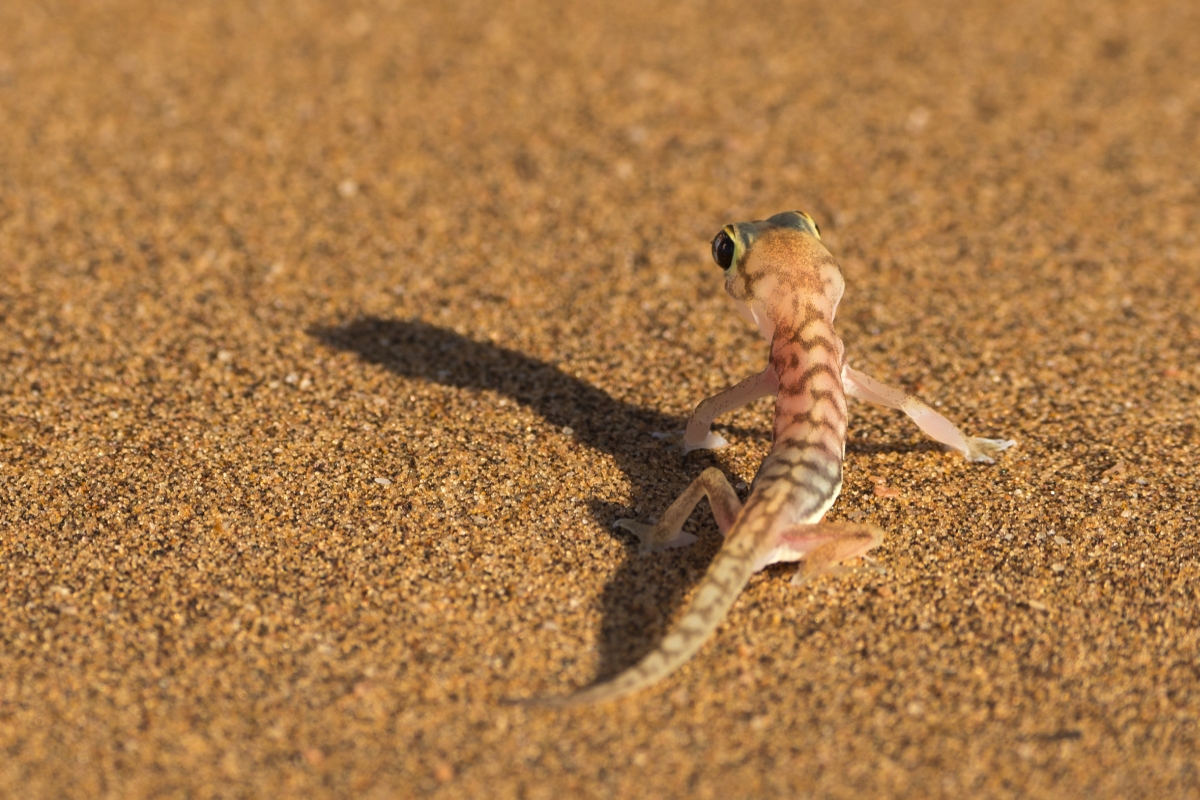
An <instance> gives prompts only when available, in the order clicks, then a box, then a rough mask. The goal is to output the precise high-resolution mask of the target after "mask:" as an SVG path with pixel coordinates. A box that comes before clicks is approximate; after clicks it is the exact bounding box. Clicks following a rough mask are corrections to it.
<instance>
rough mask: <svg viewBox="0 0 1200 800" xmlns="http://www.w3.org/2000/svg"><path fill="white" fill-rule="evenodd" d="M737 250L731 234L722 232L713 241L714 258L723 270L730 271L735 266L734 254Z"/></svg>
mask: <svg viewBox="0 0 1200 800" xmlns="http://www.w3.org/2000/svg"><path fill="white" fill-rule="evenodd" d="M735 249H736V248H735V247H734V244H733V239H730V238H729V234H727V233H726V232H725V231H721V232H720V233H718V234H717V235H716V236H714V237H713V240H712V257H713V261H715V262H717V266H718V267H720V268H721V269H729V267H730V266H732V265H733V253H734V250H735Z"/></svg>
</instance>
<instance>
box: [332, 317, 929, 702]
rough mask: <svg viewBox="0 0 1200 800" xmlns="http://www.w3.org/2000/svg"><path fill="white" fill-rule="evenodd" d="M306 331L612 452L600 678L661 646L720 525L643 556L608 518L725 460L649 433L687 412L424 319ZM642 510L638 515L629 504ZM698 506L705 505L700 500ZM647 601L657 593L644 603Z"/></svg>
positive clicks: (647, 511)
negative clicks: (619, 545) (654, 566)
mask: <svg viewBox="0 0 1200 800" xmlns="http://www.w3.org/2000/svg"><path fill="white" fill-rule="evenodd" d="M309 334H310V335H312V336H313V337H314V338H316V339H318V340H320V341H321V342H323V343H325V344H326V345H328V346H329V347H332V348H335V349H338V350H344V351H349V352H353V353H356V354H358V356H359V357H360V358H362V359H363V360H365V361H368V362H371V363H373V364H378V365H380V366H382V367H384V368H386V369H388V370H390V371H392V372H394V373H396V374H397V375H403V376H405V377H408V378H422V379H424V380H428V381H430V382H433V383H439V384H442V385H445V386H456V387H459V388H464V389H471V390H475V391H479V390H490V391H493V392H497V393H499V394H503V395H505V396H506V397H508V398H510V399H512V400H513V401H515V402H517V403H521V404H523V405H525V406H528V407H529V408H531V409H532V410H534V411H535V412H537V413H538V414H540V415H541V416H542V417H543V418H545V419H546V421H547V422H549V423H550V424H552V425H555V426H558V427H569V428H571V429H572V430H573V431H574V436H575V438H576V439H578V441H580V442H581V443H583V444H585V445H587V446H589V447H592V448H595V449H597V450H601V451H603V452H605V453H609V454H610V455H611V456H612V457H613V459H614V460H615V461H616V463H617V465H618V467H619V468H620V469H621V470H622V471H623V472H624V473H625V474H626V475H627V476H628V477H629V479H630V483H631V485H632V487H633V488H632V493H633V498H632V500H631V504H632V507H630V508H623V507H619V506H616V505H615V504H612V503H608V502H604V501H600V500H595V499H593V500H591V501H589V503H588V506H589V509H590V511H591V514H592V516H593V518H594V519H595V521H596V524H597V525H599V526H600V527H601V528H602V529H604V530H606V531H609V532H610V535H612V536H616V537H618V538H619V539H620V540H621V541H622V542H624V543H625V544H626V546H627V547H628V550H629V557H628V558H627V559H625V560H624V561H623V562H622V563H621V565H620V566H619V567H618V568H617V571H616V572H615V573H614V574H613V576H612V578H611V580H610V581H609V583H608V585H607V586H606V587H605V590H604V593H603V596H602V598H601V605H602V608H603V614H604V622H603V623H602V625H601V631H600V636H599V641H600V651H601V652H600V667H599V672H598V675H597V676H596V677H597V680H600V679H604V678H607V677H611V676H612V675H614V674H616V673H617V672H620V671H621V670H622V669H624V668H626V667H628V666H630V665H631V664H633V663H635V662H636V661H637V659H639V658H641V656H643V655H644V654H645V653H647V652H649V651H650V650H651V649H652V648H653V647H654V646H655V645H656V644H657V643H658V641H659V639H660V638H661V635H662V632H663V631H662V628H661V626H662V621H663V620H665V619H669V618H670V616H671V614H670V613H669V612H670V610H671V609H673V608H675V607H676V606H677V605H678V604H679V602H680V599H681V597H682V595H683V593H684V591H685V590H686V588H687V585H688V584H687V581H688V579H687V573H688V570H689V569H691V570H698V571H702V570H703V569H704V568H705V566H706V565H707V562H708V560H709V559H710V558H711V556H712V553H713V552H715V551H716V549H717V546H718V542H719V539H718V536H719V534H717V528H716V524H715V523H714V522H713V521H712V519H711V517H710V516H709V515H707V514H704V513H701V514H700V515H699V516H698V518H699V519H701V520H702V523H701V524H702V529H703V535H702V538H701V541H700V542H698V543H697V544H696V545H694V546H693V547H690V548H686V549H683V550H668V551H664V552H661V553H655V554H653V555H650V556H640V555H639V554H638V552H637V548H636V541H635V540H634V538H633V537H632V536H630V535H627V534H625V533H622V532H619V531H614V530H613V528H612V523H613V521H614V520H616V519H617V518H619V517H638V516H640V517H641V518H643V519H644V518H646V517H649V516H655V515H657V514H659V513H661V512H662V511H663V510H664V509H665V507H666V506H665V503H669V502H670V499H671V498H673V497H674V496H675V495H676V494H678V492H681V491H682V490H683V488H684V487H685V486H686V485H687V483H688V482H689V481H691V480H692V478H694V477H695V476H696V475H698V474H699V473H700V472H701V471H702V470H703V469H704V468H705V467H707V466H710V465H713V464H717V465H719V462H718V461H717V459H715V458H714V457H713V455H712V454H711V453H705V452H699V453H693V454H691V455H690V456H688V458H687V459H686V461H685V459H684V458H683V457H681V456H680V455H679V454H678V452H677V451H676V450H674V449H673V448H670V447H667V446H665V445H662V444H661V443H658V442H656V441H655V440H653V439H652V438H651V434H652V433H653V432H656V431H674V430H680V429H682V428H683V426H684V424H685V423H686V419H685V418H682V417H676V416H671V415H668V414H662V413H659V412H657V411H652V410H649V409H645V408H640V407H637V406H633V405H630V404H629V403H625V402H622V401H620V400H617V399H614V398H613V397H611V396H610V395H608V394H606V393H605V392H603V391H602V390H600V389H598V388H596V387H595V386H592V385H591V384H588V383H585V382H584V381H581V380H579V379H578V378H576V377H574V376H572V375H569V374H567V373H566V372H563V371H562V370H561V369H559V368H558V367H556V366H554V365H552V364H547V363H546V362H543V361H539V360H537V359H535V358H531V357H529V356H527V355H524V354H522V353H519V352H517V351H515V350H510V349H508V348H505V347H500V346H498V345H494V344H490V343H488V342H479V341H475V340H474V339H469V338H467V337H465V336H461V335H459V334H457V333H455V332H454V331H452V330H447V329H445V328H439V327H437V326H435V325H430V324H428V323H425V322H420V321H403V320H391V319H381V318H378V317H363V318H359V319H356V320H354V321H352V322H349V323H346V324H344V325H338V326H332V327H316V328H312V329H310V330H309ZM699 399H700V398H697V400H699ZM724 429H725V430H728V431H731V432H733V433H735V434H737V435H739V436H743V437H750V438H762V439H766V438H767V437H769V435H770V433H769V423H768V422H767V421H765V420H764V425H763V428H762V429H743V428H735V427H729V426H725V427H724ZM921 447H922V445H917V446H916V448H911V447H904V446H900V447H894V446H888V445H878V444H874V443H872V444H870V445H868V444H866V443H861V444H859V445H858V446H852V447H851V448H849V449H851V450H854V451H858V452H884V451H897V450H909V449H920V448H921ZM664 480H666V481H667V487H666V488H667V489H669V491H668V492H667V497H668V499H666V500H665V501H661V500H656V501H654V503H655V504H659V503H663V504H664V505H663V508H650V507H649V504H648V503H647V502H645V494H644V492H643V488H642V487H645V486H648V485H650V484H651V482H654V483H658V484H659V485H661V484H662V482H663V481H664ZM638 507H640V508H641V509H642V510H641V512H640V513H634V512H633V510H632V509H633V508H638ZM701 509H707V506H706V505H705V504H704V503H701ZM642 558H656V559H664V560H665V562H664V563H663V564H662V566H663V567H665V568H667V569H664V573H665V574H671V573H672V572H674V573H675V574H677V575H678V580H675V581H672V582H671V585H669V586H659V587H652V588H651V590H650V591H647V587H646V586H645V581H646V575H645V573H644V571H643V570H642V569H641V568H639V560H640V559H642ZM670 567H674V569H670ZM656 572H657V571H656ZM642 598H646V599H642ZM649 598H653V600H652V601H650V602H649V603H648V602H647V599H649ZM548 677H549V676H548Z"/></svg>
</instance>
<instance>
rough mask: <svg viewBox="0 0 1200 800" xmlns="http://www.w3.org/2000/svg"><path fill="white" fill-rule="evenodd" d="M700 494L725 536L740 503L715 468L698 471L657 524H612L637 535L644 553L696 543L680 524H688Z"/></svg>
mask: <svg viewBox="0 0 1200 800" xmlns="http://www.w3.org/2000/svg"><path fill="white" fill-rule="evenodd" d="M702 495H707V496H708V504H709V505H710V506H712V512H713V517H714V518H715V519H716V521H717V527H718V528H720V529H721V533H722V534H724V533H728V532H729V529H730V528H731V527H733V522H734V520H736V519H737V515H738V514H739V513H741V510H742V501H741V500H739V499H738V496H737V492H735V491H734V490H733V487H732V486H730V485H729V480H728V479H727V478H726V477H725V474H724V473H723V472H721V470H719V469H717V468H716V467H709V468H708V469H706V470H704V472H701V473H700V475H699V477H697V478H696V480H694V481H692V482H691V484H690V485H689V486H688V487H687V488H686V489H684V490H683V493H682V494H680V495H679V497H677V498H675V502H674V503H671V507H670V508H668V509H667V510H666V511H665V512H664V513H663V515H662V518H661V519H659V521H658V523H657V524H655V525H646V524H644V523H641V522H637V521H635V520H632V519H619V520H617V521H616V522H614V523H613V525H614V526H615V527H618V528H624V529H625V530H627V531H629V532H630V533H632V534H634V535H635V536H637V537H638V539H639V540H640V541H641V548H640V549H641V552H643V553H650V552H654V551H656V550H664V549H666V548H669V547H686V546H688V545H689V544H691V543H692V542H694V541H696V537H695V536H694V535H692V534H690V533H687V532H685V531H684V530H683V523H685V522H687V518H688V517H689V516H690V515H691V513H692V509H694V508H695V507H696V504H697V503H699V502H700V497H701V496H702Z"/></svg>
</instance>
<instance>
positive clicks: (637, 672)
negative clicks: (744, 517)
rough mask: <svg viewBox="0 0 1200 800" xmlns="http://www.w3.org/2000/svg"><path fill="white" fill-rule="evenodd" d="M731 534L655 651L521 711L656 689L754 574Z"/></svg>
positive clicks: (750, 559) (741, 542) (745, 547)
mask: <svg viewBox="0 0 1200 800" xmlns="http://www.w3.org/2000/svg"><path fill="white" fill-rule="evenodd" d="M735 533H736V532H735V531H730V532H729V536H728V537H726V539H725V545H724V546H723V547H722V548H721V550H720V551H719V552H718V553H717V555H716V557H715V558H713V561H712V564H710V565H709V567H708V572H706V573H705V574H704V578H703V579H702V580H701V581H700V586H699V588H698V589H697V590H696V597H695V599H694V600H693V601H692V604H691V606H690V607H689V608H688V610H687V613H686V614H684V615H683V619H681V620H680V621H679V624H678V625H676V627H675V628H674V629H673V630H672V631H671V632H670V633H669V634H667V637H666V638H665V639H663V640H662V643H661V644H659V646H658V647H656V648H655V649H654V650H653V651H651V652H650V653H648V654H647V655H646V656H645V657H644V658H643V659H642V660H641V661H639V662H638V663H637V664H635V665H634V666H632V667H630V668H629V669H627V670H625V671H624V672H622V673H620V674H619V675H617V676H616V677H614V678H612V679H611V680H608V681H605V682H603V683H598V684H596V685H594V686H590V687H588V688H587V689H583V690H581V691H578V692H576V693H575V694H571V695H567V696H565V697H544V698H532V699H530V700H525V701H522V704H523V705H534V706H543V707H551V708H566V707H569V706H580V705H587V704H591V703H607V702H610V701H612V700H617V699H619V698H621V697H625V696H627V695H630V694H633V693H634V692H637V691H639V690H641V689H645V688H647V687H649V686H652V685H654V684H655V683H658V682H659V681H660V680H662V679H663V678H665V677H667V676H668V675H670V674H671V673H672V672H674V671H675V670H677V669H678V668H679V667H681V666H682V665H683V664H684V663H685V662H686V661H687V660H688V659H689V658H691V657H692V656H693V655H694V654H695V652H696V651H697V650H699V649H700V647H701V645H703V644H704V643H705V642H706V641H707V640H708V637H709V636H711V635H712V633H713V631H715V630H716V629H717V625H719V624H720V622H721V620H722V619H723V618H724V617H725V614H726V612H727V611H729V608H730V606H732V605H733V603H734V601H735V600H736V599H737V596H738V595H739V594H741V591H742V589H743V588H744V587H745V586H746V584H747V583H748V582H749V580H750V576H751V575H753V574H754V569H755V566H756V561H757V559H756V558H755V555H756V553H755V552H754V546H753V543H752V542H750V541H747V539H749V537H746V536H736V535H735Z"/></svg>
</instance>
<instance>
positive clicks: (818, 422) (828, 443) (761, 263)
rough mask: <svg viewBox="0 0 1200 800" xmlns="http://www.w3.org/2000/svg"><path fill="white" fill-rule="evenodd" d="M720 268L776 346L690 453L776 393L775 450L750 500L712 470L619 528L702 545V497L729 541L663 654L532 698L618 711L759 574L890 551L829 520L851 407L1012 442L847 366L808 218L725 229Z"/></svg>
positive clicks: (985, 442) (975, 445) (663, 542)
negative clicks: (655, 512)
mask: <svg viewBox="0 0 1200 800" xmlns="http://www.w3.org/2000/svg"><path fill="white" fill-rule="evenodd" d="M712 252H713V259H714V260H715V261H716V262H717V264H718V265H719V266H720V267H721V268H722V269H723V270H724V272H725V289H726V291H727V292H728V293H729V295H730V296H731V297H732V298H733V300H734V302H735V304H736V305H737V307H738V309H739V310H740V311H741V312H742V313H743V314H744V315H745V316H746V317H747V318H749V319H750V320H751V321H752V322H754V323H755V324H756V325H757V326H758V328H759V331H760V332H761V333H762V335H763V336H764V337H765V338H766V339H767V341H768V342H770V356H769V359H768V363H767V367H766V369H764V370H763V371H762V372H760V373H758V374H757V375H753V376H751V377H750V378H747V379H746V380H744V381H742V382H741V383H739V384H737V385H736V386H733V387H731V388H729V389H727V390H725V391H724V392H721V393H720V394H718V395H715V396H714V397H710V398H708V399H706V400H704V401H702V402H701V403H700V404H699V405H698V406H697V407H696V410H695V412H694V413H693V415H692V417H691V419H690V420H689V421H688V425H687V429H686V431H685V432H684V435H683V450H684V452H685V453H686V452H688V451H690V450H696V449H704V448H716V447H721V446H723V445H724V444H725V441H724V439H722V438H721V437H720V436H717V435H716V434H713V433H712V432H711V426H712V422H713V420H714V419H716V417H718V416H719V415H720V414H723V413H725V412H727V411H731V410H733V409H735V408H738V407H740V406H743V405H745V404H746V403H749V402H751V401H753V400H756V399H758V398H760V397H765V396H767V395H770V394H774V395H776V398H777V399H776V402H775V420H774V426H773V438H772V446H771V450H770V452H769V453H768V454H767V457H766V458H765V459H764V461H763V463H762V466H761V467H759V470H758V474H757V475H756V476H755V478H754V482H753V484H752V485H751V487H750V493H749V496H748V497H747V498H746V501H745V503H742V501H741V500H740V499H739V498H738V496H737V493H736V492H735V491H734V490H733V487H732V486H730V484H729V481H728V480H727V479H726V478H725V475H724V474H723V473H722V472H721V471H720V470H719V469H717V468H715V467H710V468H708V469H706V470H704V471H703V472H702V473H701V474H700V475H699V477H697V478H696V479H695V480H694V481H692V483H691V485H689V486H688V487H687V489H685V490H684V491H683V493H682V494H681V495H680V496H679V497H678V498H677V499H676V500H675V502H674V503H672V504H671V506H670V507H669V508H668V509H667V511H666V512H665V513H664V514H663V515H662V517H661V519H660V520H659V521H658V522H657V524H655V525H653V526H650V525H644V524H642V523H639V522H635V521H633V520H627V519H622V520H618V521H617V523H616V524H617V525H618V526H620V527H622V528H624V529H626V530H628V531H630V532H632V533H634V534H635V535H637V536H638V538H639V539H640V540H641V549H642V550H643V551H653V550H660V549H663V548H667V547H681V546H685V545H688V544H691V543H692V542H693V541H695V537H694V536H692V535H691V534H688V533H685V532H683V524H684V522H685V521H686V520H687V517H688V515H689V514H690V513H691V512H692V509H693V508H694V507H695V506H696V504H697V503H698V502H699V501H700V498H701V497H702V496H707V498H708V501H709V505H710V506H711V507H712V511H713V516H714V517H715V519H716V522H717V526H718V527H719V528H720V530H721V532H722V533H723V534H724V535H725V541H724V544H723V545H722V547H721V549H720V551H719V552H718V553H717V555H716V556H715V557H714V559H713V561H712V564H711V565H710V566H709V568H708V571H707V572H706V573H705V575H704V578H703V579H702V580H701V582H700V585H699V586H698V587H697V590H696V594H695V598H694V599H693V601H692V603H691V606H690V607H689V608H688V610H687V612H686V613H685V614H684V616H683V618H682V619H681V620H680V621H679V623H678V625H677V626H676V627H675V628H674V629H673V630H672V631H671V632H670V633H668V634H667V636H666V637H665V638H664V639H663V641H662V642H661V643H660V644H659V646H658V647H657V648H655V649H654V650H653V651H651V652H650V653H649V654H647V655H646V656H645V657H644V658H643V659H642V660H641V661H639V662H638V663H637V664H635V665H634V666H632V667H630V668H629V669H627V670H625V671H624V672H622V673H620V674H618V675H617V676H615V677H614V678H612V679H611V680H608V681H605V682H603V683H599V684H596V685H594V686H591V687H589V688H587V689H584V690H582V691H580V692H577V693H575V694H573V695H569V696H567V697H564V698H547V699H544V700H539V701H535V702H538V703H539V704H547V705H556V706H562V705H577V704H582V703H595V702H603V701H608V700H615V699H617V698H619V697H623V696H625V695H628V694H631V693H633V692H636V691H638V690H639V689H643V688H645V687H647V686H650V685H652V684H654V683H656V682H657V681H659V680H661V679H662V678H664V677H666V676H667V675H668V674H670V673H671V672H673V671H674V670H675V669H677V668H678V667H679V666H680V665H681V664H683V663H684V662H685V661H687V660H688V659H689V658H690V657H691V656H692V654H693V653H695V652H696V651H697V650H698V649H699V648H700V646H701V645H702V644H703V643H704V642H705V640H707V638H708V637H709V636H710V635H711V634H712V632H713V631H714V630H715V629H716V627H717V625H718V624H719V623H720V621H721V619H722V618H723V617H724V616H725V614H726V612H727V611H728V610H729V608H730V607H731V606H732V605H733V603H734V601H735V600H736V599H737V596H738V595H739V594H740V593H741V590H742V589H743V588H744V587H745V585H746V583H747V582H748V581H749V580H750V577H751V575H753V574H754V573H755V572H756V571H758V570H761V569H763V568H764V567H766V566H768V565H770V564H774V563H778V562H783V561H800V560H803V561H802V566H801V570H800V572H798V573H797V574H796V576H795V577H794V578H793V582H795V583H800V582H803V581H804V580H805V579H807V577H809V576H812V575H814V574H817V573H820V572H823V571H828V570H830V569H832V568H833V567H834V566H835V565H836V564H837V563H839V562H841V561H843V560H845V559H848V558H853V557H856V556H860V555H863V554H864V553H866V552H867V551H869V550H870V549H871V548H873V547H875V546H877V545H878V544H879V543H880V542H882V541H883V532H882V531H881V530H880V529H879V528H877V527H875V526H873V525H868V524H858V523H851V522H837V523H830V522H824V521H823V519H824V517H825V513H826V512H827V511H828V510H829V508H830V507H831V506H832V505H833V502H834V501H835V500H836V499H837V496H838V494H839V493H840V492H841V488H842V460H843V457H844V455H845V447H846V421H847V408H846V398H847V396H852V397H857V398H860V399H863V400H867V401H869V402H873V403H877V404H880V405H884V406H887V407H889V408H895V409H900V410H903V411H905V412H906V413H907V414H908V415H909V416H910V417H912V418H913V420H914V421H915V422H916V423H917V424H918V425H919V426H920V427H921V429H922V430H923V431H925V432H926V433H927V434H929V435H930V436H931V437H933V438H934V439H936V440H938V441H940V442H943V443H944V444H947V445H949V446H950V447H952V448H954V449H956V450H958V451H960V452H961V453H963V455H965V456H966V457H967V458H968V459H969V460H972V461H991V460H992V457H993V456H994V455H995V454H997V453H999V452H1000V451H1002V450H1004V449H1006V448H1008V447H1010V446H1012V445H1013V442H1011V441H1004V440H997V439H977V438H972V437H967V436H964V435H963V434H962V433H961V432H960V431H959V430H958V429H957V428H956V427H955V426H954V425H953V423H951V422H950V421H949V420H947V419H946V418H945V417H943V416H942V415H940V414H938V413H937V412H936V411H934V410H933V409H932V408H930V407H929V406H928V405H927V404H925V403H924V402H922V401H921V400H920V399H918V398H916V397H915V396H913V395H910V394H907V393H905V392H903V391H902V390H899V389H895V388H893V387H890V386H887V385H885V384H883V383H880V382H879V381H876V380H874V379H872V378H870V377H868V376H866V375H863V374H862V373H860V372H857V371H856V370H853V369H851V368H850V367H849V366H848V365H847V364H846V363H845V354H844V347H843V344H842V341H841V339H840V338H839V337H838V335H837V332H836V330H835V329H834V326H833V322H834V317H835V315H836V313H837V306H838V302H839V301H840V300H841V297H842V292H843V290H844V286H845V284H844V281H843V278H842V271H841V268H840V266H839V265H838V263H837V261H835V260H834V258H833V256H832V255H830V254H829V251H827V250H826V249H825V247H824V245H822V244H821V241H820V232H819V231H818V229H817V225H816V223H815V222H814V221H813V220H812V218H811V217H809V216H808V215H807V214H805V213H803V212H799V211H788V212H784V213H782V214H776V215H775V216H773V217H771V218H769V219H767V220H762V221H756V222H743V223H735V224H731V225H726V226H725V228H724V229H722V231H721V232H720V233H718V234H717V236H716V237H715V238H714V239H713V242H712Z"/></svg>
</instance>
